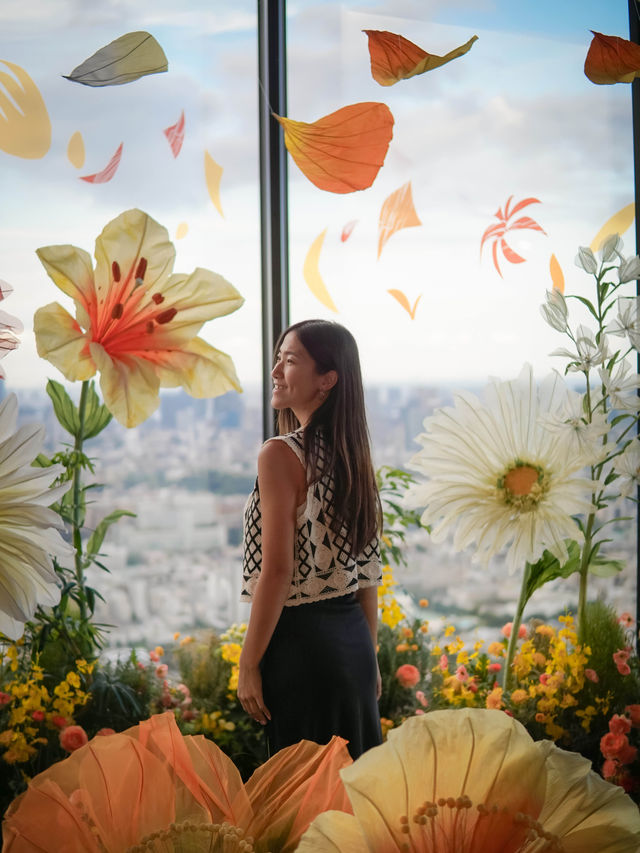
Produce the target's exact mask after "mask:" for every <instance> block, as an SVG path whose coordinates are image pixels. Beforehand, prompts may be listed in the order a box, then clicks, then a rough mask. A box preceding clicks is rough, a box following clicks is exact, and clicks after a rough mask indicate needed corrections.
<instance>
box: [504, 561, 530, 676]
mask: <svg viewBox="0 0 640 853" xmlns="http://www.w3.org/2000/svg"><path fill="white" fill-rule="evenodd" d="M530 574H531V565H530V564H529V563H525V566H524V572H523V573H522V584H521V586H520V597H519V598H518V604H517V606H516V612H515V613H514V616H513V623H512V625H511V636H510V637H509V645H508V646H507V659H506V661H505V664H504V669H503V670H502V689H503V690H510V689H511V685H512V684H513V672H512V668H513V658H514V656H515V653H516V647H517V645H518V633H519V631H520V625H521V623H522V614H523V612H524V608H525V607H526V604H527V601H528V600H529V596H528V595H527V588H528V586H529V575H530Z"/></svg>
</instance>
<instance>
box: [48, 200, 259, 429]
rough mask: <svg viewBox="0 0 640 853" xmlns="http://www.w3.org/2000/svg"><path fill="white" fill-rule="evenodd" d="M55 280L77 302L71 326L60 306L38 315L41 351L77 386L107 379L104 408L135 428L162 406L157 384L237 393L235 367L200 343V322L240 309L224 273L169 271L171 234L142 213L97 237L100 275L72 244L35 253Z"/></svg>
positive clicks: (194, 392) (208, 393) (123, 217)
mask: <svg viewBox="0 0 640 853" xmlns="http://www.w3.org/2000/svg"><path fill="white" fill-rule="evenodd" d="M37 254H38V257H39V258H40V260H41V262H42V264H43V265H44V268H45V269H46V271H47V273H48V274H49V276H50V277H51V279H52V280H53V281H54V283H55V284H56V285H57V286H58V287H59V288H60V289H61V290H62V291H63V292H64V293H66V294H67V296H70V297H71V298H72V299H73V300H74V302H75V307H76V318H75V319H74V318H73V317H72V316H71V315H70V314H69V313H68V312H67V311H66V310H65V309H64V308H63V307H62V306H60V305H59V304H58V303H57V302H53V303H51V304H49V305H46V306H45V307H44V308H39V309H38V310H37V311H36V314H35V317H34V332H35V335H36V345H37V348H38V354H39V355H40V356H41V357H42V358H46V359H47V360H48V361H50V362H51V363H52V364H54V365H55V366H56V367H57V368H58V369H59V370H61V371H62V373H63V374H64V376H65V377H66V378H67V379H68V380H70V381H72V382H74V381H76V380H87V379H90V378H91V377H92V376H94V375H95V373H96V372H97V371H99V372H100V387H101V389H102V395H103V398H104V402H105V405H106V406H107V408H108V409H109V411H110V412H112V414H113V415H114V417H115V418H116V419H117V420H119V421H120V422H121V423H122V424H124V425H125V426H128V427H133V426H136V425H137V424H139V423H141V422H142V421H144V420H145V419H146V418H148V417H149V415H151V414H152V412H154V411H155V409H156V408H157V407H158V404H159V398H158V393H159V389H160V387H161V386H162V387H175V386H176V385H182V387H183V388H184V389H185V391H187V393H189V394H191V396H193V397H215V396H217V395H218V394H224V393H225V392H226V391H230V390H231V389H235V390H236V391H240V390H241V389H240V384H239V382H238V378H237V376H236V372H235V368H234V366H233V362H232V361H231V359H230V358H229V356H228V355H225V353H222V352H220V351H219V350H216V349H214V348H213V347H212V346H210V345H209V344H207V343H205V341H203V340H202V339H201V338H198V337H196V335H197V334H198V332H199V330H200V328H201V327H202V325H203V324H204V323H205V322H206V321H207V320H211V319H213V318H214V317H221V316H223V315H225V314H229V313H230V312H232V311H235V310H236V309H237V308H239V307H240V306H241V305H242V302H243V299H242V297H241V296H240V294H239V293H238V292H237V291H236V290H235V288H234V287H232V286H231V285H230V284H229V282H228V281H225V279H224V278H222V276H220V275H217V274H216V273H213V272H210V271H209V270H204V269H196V270H195V271H194V272H193V273H192V274H191V275H190V276H186V275H181V274H171V270H172V269H173V263H174V259H175V250H174V247H173V244H172V243H171V242H170V240H169V237H168V234H167V231H166V229H165V228H163V227H162V226H161V225H159V224H158V223H157V222H155V221H154V220H153V219H151V217H150V216H148V215H147V214H146V213H143V212H142V211H141V210H128V211H126V212H125V213H121V214H120V216H118V217H117V218H116V219H114V220H113V221H112V222H109V223H108V225H106V227H105V228H104V230H103V231H102V234H101V235H100V236H99V237H98V239H97V240H96V247H95V256H96V268H95V272H94V270H93V267H92V263H91V257H90V256H89V254H88V253H87V252H85V251H84V250H82V249H78V248H76V247H74V246H46V247H44V248H42V249H38V250H37Z"/></svg>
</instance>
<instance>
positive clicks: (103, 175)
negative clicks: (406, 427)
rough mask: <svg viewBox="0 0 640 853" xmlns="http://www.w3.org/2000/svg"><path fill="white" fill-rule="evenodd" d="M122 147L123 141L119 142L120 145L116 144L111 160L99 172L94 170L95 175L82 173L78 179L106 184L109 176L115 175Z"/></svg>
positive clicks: (109, 178)
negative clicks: (116, 147)
mask: <svg viewBox="0 0 640 853" xmlns="http://www.w3.org/2000/svg"><path fill="white" fill-rule="evenodd" d="M122 148H123V143H122V142H121V143H120V145H118V149H117V151H116V153H115V154H114V155H113V157H112V158H111V160H109V162H108V163H107V165H106V166H105V167H104V169H103V170H102V171H101V172H96V173H95V175H82V176H81V177H80V180H81V181H86V182H87V183H89V184H106V183H107V181H110V180H111V178H112V177H113V176H114V175H115V173H116V171H117V169H118V166H119V165H120V158H121V157H122Z"/></svg>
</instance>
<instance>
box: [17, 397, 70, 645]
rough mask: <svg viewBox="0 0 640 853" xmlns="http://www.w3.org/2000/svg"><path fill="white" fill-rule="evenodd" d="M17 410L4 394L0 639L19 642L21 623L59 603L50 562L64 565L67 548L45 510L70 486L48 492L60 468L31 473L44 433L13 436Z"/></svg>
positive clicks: (27, 430) (24, 431) (35, 429)
mask: <svg viewBox="0 0 640 853" xmlns="http://www.w3.org/2000/svg"><path fill="white" fill-rule="evenodd" d="M17 414H18V404H17V401H16V396H15V394H10V395H9V396H8V397H7V398H6V400H4V401H3V402H2V403H1V404H0V633H2V634H5V635H6V636H7V637H10V638H11V639H12V640H16V639H18V638H19V637H20V636H22V632H23V630H24V623H25V622H26V621H27V620H28V619H30V618H31V617H32V616H33V614H34V613H35V610H36V607H37V606H38V605H39V604H44V605H51V604H55V603H56V602H57V601H58V600H59V598H60V589H59V587H58V585H57V583H56V574H55V571H54V569H53V561H52V557H58V558H60V559H64V558H67V557H70V556H71V555H73V548H71V546H70V545H68V544H67V543H66V542H65V541H64V540H63V539H62V537H61V536H60V534H59V533H58V531H57V530H56V529H55V528H56V527H61V526H62V520H61V519H60V516H59V515H58V514H57V513H56V512H54V511H53V510H51V509H49V506H50V505H51V504H52V503H54V502H55V501H57V500H59V499H60V498H61V497H62V495H63V494H64V492H66V491H67V489H68V488H69V486H70V485H71V483H69V482H67V483H64V484H62V485H60V486H55V487H53V488H50V486H51V483H52V481H53V480H54V479H55V478H56V477H57V476H58V474H60V473H61V472H62V470H63V467H62V466H61V465H52V466H50V467H49V468H34V467H32V466H31V463H32V462H33V460H34V459H35V457H36V456H37V455H38V453H39V452H40V449H41V447H42V441H43V439H44V427H43V426H42V425H40V424H29V425H28V426H23V427H20V429H19V430H17V431H16V419H17Z"/></svg>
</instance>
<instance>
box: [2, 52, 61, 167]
mask: <svg viewBox="0 0 640 853" xmlns="http://www.w3.org/2000/svg"><path fill="white" fill-rule="evenodd" d="M0 62H2V63H3V65H6V66H7V68H8V69H9V70H10V71H13V73H14V75H15V77H12V76H11V75H10V74H7V72H6V71H0V150H2V151H5V152H6V153H7V154H13V156H14V157H22V158H23V159H25V160H39V159H40V158H41V157H44V155H45V154H46V153H47V151H48V150H49V148H50V147H51V119H50V118H49V113H48V112H47V107H46V105H45V102H44V100H43V98H42V95H41V94H40V90H39V89H38V87H37V86H36V84H35V83H34V82H33V80H32V79H31V77H29V75H28V74H27V72H26V71H25V70H24V68H21V67H20V66H19V65H15V64H14V63H13V62H7V61H6V60H0Z"/></svg>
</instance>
